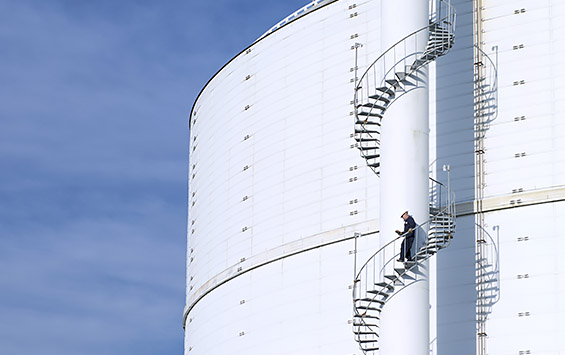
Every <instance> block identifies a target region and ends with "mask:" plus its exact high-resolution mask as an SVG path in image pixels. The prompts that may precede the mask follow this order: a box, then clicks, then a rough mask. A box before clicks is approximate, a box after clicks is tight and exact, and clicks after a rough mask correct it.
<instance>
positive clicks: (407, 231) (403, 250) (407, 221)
mask: <svg viewBox="0 0 565 355" xmlns="http://www.w3.org/2000/svg"><path fill="white" fill-rule="evenodd" d="M400 217H401V218H402V219H403V220H404V230H403V231H402V232H401V231H399V230H398V229H397V230H396V231H395V232H396V234H398V235H399V236H402V235H403V236H404V240H403V241H402V244H401V245H400V256H399V258H398V260H397V261H398V262H401V263H402V262H404V259H406V260H407V261H412V253H411V248H412V244H413V243H414V231H415V229H416V222H415V221H414V218H412V216H410V215H409V214H408V211H406V212H404V213H403V214H402V216H400Z"/></svg>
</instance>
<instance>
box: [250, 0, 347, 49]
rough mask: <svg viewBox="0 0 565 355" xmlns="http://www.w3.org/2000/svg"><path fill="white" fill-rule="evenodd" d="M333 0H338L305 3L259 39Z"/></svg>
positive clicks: (318, 0) (315, 0) (316, 0)
mask: <svg viewBox="0 0 565 355" xmlns="http://www.w3.org/2000/svg"><path fill="white" fill-rule="evenodd" d="M333 1H336V0H314V1H312V2H311V3H309V4H307V5H304V6H303V7H301V8H300V9H298V10H296V11H295V12H293V13H292V14H290V15H289V16H287V17H286V18H285V19H283V20H281V21H279V22H278V23H277V24H276V25H274V26H273V27H271V28H270V29H269V30H268V31H267V32H265V33H263V35H262V36H261V37H259V38H258V39H257V41H258V40H260V39H261V38H263V37H265V36H267V35H268V34H271V33H272V32H274V31H276V30H278V29H279V28H281V27H282V26H284V25H286V24H288V23H290V22H292V21H294V20H296V19H297V18H299V17H301V16H302V15H305V14H306V13H307V12H309V11H310V10H312V9H313V8H314V7H316V6H318V5H320V4H322V3H330V2H333Z"/></svg>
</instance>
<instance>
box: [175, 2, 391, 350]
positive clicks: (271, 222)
mask: <svg viewBox="0 0 565 355" xmlns="http://www.w3.org/2000/svg"><path fill="white" fill-rule="evenodd" d="M354 4H355V6H353V5H354ZM379 10H380V2H379V1H371V2H368V3H363V4H356V3H355V2H354V1H343V0H342V1H336V2H333V3H331V4H329V5H326V6H323V7H320V8H319V9H316V10H315V11H312V12H310V13H309V14H307V15H305V16H302V17H300V18H299V19H297V20H294V21H293V22H291V23H290V24H287V25H285V26H283V27H281V28H280V29H278V30H276V31H275V32H273V33H271V34H269V35H268V36H266V37H264V38H263V39H261V40H259V41H257V42H255V43H254V44H253V45H251V46H250V47H249V48H248V49H246V50H244V51H243V52H242V53H241V54H239V55H238V56H236V57H235V58H233V59H232V60H231V61H230V62H229V63H228V64H227V65H226V66H225V67H224V68H223V69H222V70H221V71H220V72H218V73H217V74H216V76H215V77H214V78H213V79H211V81H210V82H209V83H208V84H207V85H206V87H205V88H204V89H203V91H202V93H201V95H200V96H199V98H198V99H197V102H196V103H195V105H194V109H193V113H192V116H191V132H190V135H191V148H190V149H191V154H190V172H189V174H190V187H189V194H190V200H189V237H188V267H187V268H188V272H187V308H186V311H188V314H186V313H187V312H185V314H186V322H185V326H186V337H185V353H186V354H191V355H192V354H207V355H208V354H226V353H233V354H237V353H241V354H243V353H245V354H265V353H268V354H317V353H320V354H322V353H324V354H326V353H331V352H332V351H333V350H335V351H341V353H354V352H356V351H358V349H357V344H356V343H355V342H354V340H353V336H352V333H351V324H350V322H349V320H350V319H351V312H352V311H351V299H350V292H351V290H350V289H349V286H350V285H351V282H352V273H353V256H352V255H350V253H349V252H350V250H352V248H353V241H346V242H338V243H336V244H332V245H328V246H324V247H323V248H320V249H314V250H310V251H306V252H303V253H300V252H301V251H302V250H308V249H310V248H312V247H313V246H315V245H316V243H318V245H323V244H324V243H325V242H327V240H336V241H339V240H340V238H341V239H343V238H346V237H347V236H353V232H354V231H359V232H367V231H369V230H374V229H376V227H377V226H378V224H375V223H374V221H375V219H376V218H377V217H378V204H377V202H376V201H378V194H379V192H378V179H377V178H376V177H375V176H374V175H373V173H372V172H371V171H370V170H369V169H367V168H366V167H365V166H364V161H363V159H362V158H360V157H359V153H358V151H357V149H355V147H354V146H353V144H354V143H355V141H354V140H353V139H352V138H351V136H350V135H351V133H352V116H351V115H350V113H351V111H352V106H351V103H350V101H351V97H352V93H353V85H354V73H353V70H352V68H353V65H354V50H352V48H351V47H352V46H353V45H354V44H355V43H356V42H362V43H363V45H364V47H363V48H364V51H363V53H361V54H360V63H368V62H369V60H370V59H372V58H373V56H374V54H375V53H379V52H380V51H381V48H380V37H379V34H378V31H374V30H375V29H378V28H379V18H380V15H379ZM305 34H307V35H305ZM361 65H363V64H361ZM344 228H345V229H344ZM334 235H336V236H334ZM332 238H333V239H332ZM362 239H364V240H362V241H361V245H362V246H363V245H365V250H374V248H376V246H377V245H378V242H377V240H376V237H375V236H373V237H366V238H362ZM302 242H304V243H303V244H302ZM277 258H278V259H277ZM257 266H259V267H258V268H255V267H257ZM339 349H341V350H339Z"/></svg>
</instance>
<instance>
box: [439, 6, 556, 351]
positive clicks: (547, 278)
mask: <svg viewBox="0 0 565 355" xmlns="http://www.w3.org/2000/svg"><path fill="white" fill-rule="evenodd" d="M452 3H453V4H454V5H455V6H456V8H457V15H458V18H457V26H458V27H457V34H456V46H455V47H454V48H453V50H452V52H451V53H450V54H449V55H448V56H446V57H445V58H442V59H440V60H439V61H438V62H437V67H436V73H437V80H436V82H435V86H436V91H435V96H436V102H435V109H436V122H437V125H436V126H435V127H434V130H435V133H434V134H436V135H437V146H436V148H435V154H436V156H437V166H438V167H441V165H442V164H451V169H452V177H453V179H452V186H453V187H454V188H455V191H456V193H457V201H458V203H459V204H458V212H459V217H458V219H457V233H456V237H455V239H454V240H453V243H452V245H451V246H450V247H449V248H448V249H447V250H446V251H445V253H441V255H438V259H437V260H438V261H437V265H438V275H437V280H438V289H437V305H438V318H437V322H438V325H437V327H438V329H437V332H438V342H437V351H438V353H441V354H452V353H463V354H475V353H479V354H481V349H480V348H479V347H476V346H475V344H476V341H477V338H478V337H484V339H485V340H486V352H482V353H483V354H484V353H487V354H561V353H564V352H565V344H564V341H563V336H561V335H559V333H561V334H563V329H565V323H564V321H563V319H564V317H563V312H564V308H563V299H564V294H563V292H564V290H565V288H564V285H565V282H564V280H565V276H564V275H565V268H564V265H563V261H562V260H563V258H562V256H561V250H563V246H564V245H563V240H564V238H563V236H564V234H565V232H564V231H563V228H561V224H562V223H561V219H562V216H563V215H564V214H563V213H564V211H563V208H564V203H565V202H564V201H565V161H564V158H563V157H564V156H565V145H564V144H563V142H564V141H565V125H564V121H563V119H562V117H563V115H564V114H565V112H564V110H565V105H564V103H565V95H563V88H564V86H563V82H564V81H563V79H565V69H564V67H563V65H562V64H561V60H560V58H562V57H563V55H564V54H565V51H564V49H563V48H565V47H563V46H562V44H563V38H565V27H564V26H563V23H564V22H563V19H565V16H564V15H563V13H564V12H563V10H565V4H563V2H561V1H552V0H549V1H533V0H532V1H527V0H524V1H512V0H475V1H468V0H455V1H452ZM473 5H475V6H476V7H478V8H479V9H480V11H478V12H477V13H479V19H478V20H479V21H480V24H481V30H480V32H481V40H480V41H481V43H480V45H481V47H482V49H483V50H484V51H485V52H486V53H487V54H488V55H489V56H490V57H491V59H492V60H493V61H494V62H496V64H497V68H498V99H497V101H496V103H495V105H496V107H497V114H496V115H495V116H494V117H490V118H494V119H493V120H491V122H489V124H488V125H486V127H485V138H484V150H483V151H482V152H480V153H477V152H476V151H475V136H474V133H475V127H474V106H473V103H474V102H473V100H474V95H473V92H474V84H473V81H474V78H473V75H474V73H473V67H474V66H477V65H479V66H480V65H484V64H485V63H482V62H481V63H479V62H476V61H475V60H474V58H473V44H474V42H473V39H474V35H476V33H474V28H473V12H474V10H476V8H473ZM476 154H480V155H481V158H480V159H481V160H482V162H483V167H484V174H483V186H482V187H483V192H484V198H483V199H482V201H481V202H482V209H483V211H484V230H485V236H486V237H488V238H490V237H492V238H493V239H494V240H497V241H498V242H497V244H498V245H497V246H498V253H497V254H498V258H499V259H498V260H499V262H500V265H499V272H498V273H497V275H496V278H497V281H496V283H495V289H496V290H494V292H493V295H494V296H495V297H494V298H493V301H494V304H493V305H492V307H490V308H489V309H487V312H486V316H487V317H488V318H487V319H488V320H487V322H486V331H485V333H484V334H477V327H476V318H477V317H479V316H480V314H478V313H477V312H476V308H475V305H476V302H477V285H478V282H477V280H478V279H476V273H478V272H479V269H478V268H477V267H476V265H478V264H477V262H476V259H475V252H476V251H477V244H478V243H476V240H475V238H476V235H477V233H478V230H479V227H478V226H477V224H476V223H477V222H479V215H478V214H477V211H478V208H479V207H478V206H479V205H478V201H477V200H476V198H477V196H476V191H477V190H476V178H477V176H476V172H477V169H476V167H475V157H476ZM487 233H488V234H487ZM462 349H465V351H462Z"/></svg>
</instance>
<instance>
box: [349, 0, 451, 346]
mask: <svg viewBox="0 0 565 355" xmlns="http://www.w3.org/2000/svg"><path fill="white" fill-rule="evenodd" d="M430 7H431V8H430V20H429V25H428V26H426V27H424V28H421V29H419V30H417V31H415V32H413V33H411V34H409V35H407V36H406V37H404V38H402V39H401V40H400V41H398V42H396V43H395V44H394V45H393V46H391V47H390V48H389V49H387V50H386V51H385V52H384V53H383V54H381V55H380V56H379V57H378V58H377V59H376V60H375V61H374V62H373V63H372V64H371V65H370V66H369V67H368V69H367V70H366V71H365V73H364V74H363V75H362V76H361V78H360V79H359V81H357V83H356V86H355V97H354V101H353V103H354V106H355V110H354V126H355V130H354V139H355V141H356V147H357V148H358V149H359V151H360V154H361V156H362V157H363V158H364V159H365V160H366V162H367V166H369V167H370V168H371V169H372V170H373V171H374V172H375V174H377V176H379V174H380V135H381V122H382V120H383V119H384V117H385V114H386V111H387V109H388V108H389V107H390V106H391V105H392V104H393V103H394V102H395V101H396V100H397V99H399V98H400V97H402V96H403V95H404V94H406V93H408V92H410V91H412V90H415V89H419V88H424V87H426V83H427V70H426V68H425V66H426V65H427V64H428V63H430V62H432V61H434V60H435V59H437V58H438V57H440V56H443V55H445V54H447V52H448V51H449V50H450V48H451V47H452V46H453V43H454V38H455V37H454V35H455V10H454V8H453V7H452V6H451V4H450V3H449V2H446V1H443V0H431V1H430ZM424 40H427V45H425V49H424V50H423V51H422V50H421V48H422V47H424V46H422V41H424ZM448 185H449V183H448ZM455 217H456V216H455V199H454V196H453V193H452V192H451V191H450V189H449V186H445V185H444V184H442V183H440V182H439V181H437V180H434V179H431V178H430V204H429V219H428V220H427V221H425V222H424V223H421V224H420V225H418V226H417V229H416V238H415V240H414V243H413V247H412V250H413V261H411V262H406V263H404V264H398V263H395V260H396V259H397V257H398V251H399V250H400V243H401V242H402V239H403V238H402V237H404V235H401V236H399V237H397V238H395V239H393V240H391V241H390V242H388V243H387V244H385V245H384V246H382V247H381V248H380V249H379V250H377V252H375V253H374V254H373V255H372V256H371V257H370V258H369V259H368V260H367V261H366V262H365V263H364V264H363V265H362V266H361V267H360V269H359V270H358V271H357V270H355V279H354V285H353V333H354V336H355V340H356V341H357V343H358V344H359V347H360V349H361V350H362V351H363V353H364V354H367V355H369V354H370V355H373V354H378V353H379V333H380V331H379V321H380V317H381V313H382V312H384V311H385V310H386V307H385V306H386V304H387V302H388V301H389V300H390V299H392V298H393V297H394V296H395V295H396V294H398V292H400V291H402V289H404V288H405V287H408V286H410V285H411V284H412V283H414V282H417V281H418V279H419V278H422V277H425V275H426V272H424V271H425V270H424V268H425V267H426V264H425V263H424V261H426V260H427V259H429V258H430V257H432V256H433V255H435V254H436V253H437V252H439V251H440V250H442V249H444V248H446V247H447V246H449V243H450V241H451V238H452V237H453V233H454V232H455ZM355 253H357V250H355Z"/></svg>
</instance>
